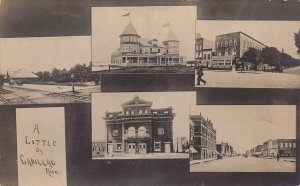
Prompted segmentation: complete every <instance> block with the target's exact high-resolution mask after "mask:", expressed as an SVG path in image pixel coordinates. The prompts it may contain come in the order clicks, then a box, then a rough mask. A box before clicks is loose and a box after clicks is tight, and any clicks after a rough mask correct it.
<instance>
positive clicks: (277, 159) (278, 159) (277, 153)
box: [277, 153, 280, 161]
mask: <svg viewBox="0 0 300 186" xmlns="http://www.w3.org/2000/svg"><path fill="white" fill-rule="evenodd" d="M279 157H280V155H279V153H277V161H279Z"/></svg>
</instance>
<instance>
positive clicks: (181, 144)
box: [173, 137, 189, 152]
mask: <svg viewBox="0 0 300 186" xmlns="http://www.w3.org/2000/svg"><path fill="white" fill-rule="evenodd" d="M173 144H174V145H173V146H174V152H188V146H189V139H188V138H187V137H176V138H175V139H174V141H173Z"/></svg>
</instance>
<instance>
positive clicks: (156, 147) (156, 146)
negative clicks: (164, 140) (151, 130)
mask: <svg viewBox="0 0 300 186" xmlns="http://www.w3.org/2000/svg"><path fill="white" fill-rule="evenodd" d="M154 151H161V148H160V141H155V142H154Z"/></svg>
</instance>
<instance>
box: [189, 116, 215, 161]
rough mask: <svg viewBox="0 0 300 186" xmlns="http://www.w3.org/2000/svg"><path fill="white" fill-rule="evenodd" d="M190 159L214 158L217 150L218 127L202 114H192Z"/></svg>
mask: <svg viewBox="0 0 300 186" xmlns="http://www.w3.org/2000/svg"><path fill="white" fill-rule="evenodd" d="M190 138H191V139H190V159H191V160H195V159H205V158H214V157H216V156H217V154H218V152H217V151H216V129H214V127H213V123H212V122H211V121H210V120H208V119H205V118H204V117H203V116H202V115H201V113H200V115H191V116H190Z"/></svg>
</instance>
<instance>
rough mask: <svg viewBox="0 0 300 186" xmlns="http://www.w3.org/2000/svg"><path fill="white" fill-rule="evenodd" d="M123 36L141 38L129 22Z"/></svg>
mask: <svg viewBox="0 0 300 186" xmlns="http://www.w3.org/2000/svg"><path fill="white" fill-rule="evenodd" d="M121 35H137V36H139V34H138V33H137V31H136V29H135V27H134V26H133V24H132V23H131V22H129V23H128V24H127V26H126V27H125V29H124V31H123V32H122V34H121Z"/></svg>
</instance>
